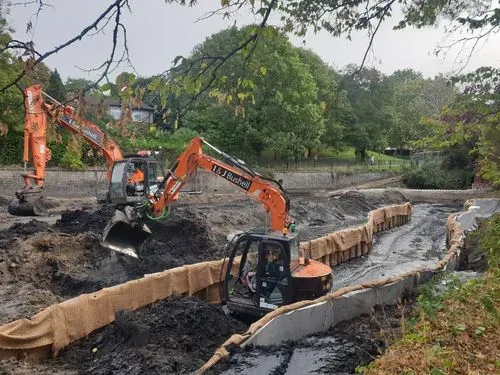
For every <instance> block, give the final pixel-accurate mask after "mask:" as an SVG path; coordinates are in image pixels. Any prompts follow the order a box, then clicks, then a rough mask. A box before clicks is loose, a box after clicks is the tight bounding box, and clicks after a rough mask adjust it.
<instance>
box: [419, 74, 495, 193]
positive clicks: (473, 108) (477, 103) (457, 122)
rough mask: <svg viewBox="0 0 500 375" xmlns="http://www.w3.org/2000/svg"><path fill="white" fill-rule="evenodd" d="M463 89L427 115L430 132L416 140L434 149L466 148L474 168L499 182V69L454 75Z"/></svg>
mask: <svg viewBox="0 0 500 375" xmlns="http://www.w3.org/2000/svg"><path fill="white" fill-rule="evenodd" d="M455 81H456V82H459V83H461V84H462V86H464V87H465V89H464V91H463V93H462V94H461V95H458V96H456V97H455V100H454V101H453V102H452V103H451V104H450V105H449V106H447V107H446V108H445V109H444V110H443V111H442V112H441V114H440V115H439V116H438V117H434V118H430V119H427V125H428V127H429V128H430V129H431V131H432V135H431V136H429V137H426V138H423V139H422V140H420V141H419V142H417V143H416V145H417V146H419V147H429V148H435V149H446V148H456V147H461V148H466V149H468V150H470V151H469V155H470V156H471V157H473V158H474V159H475V160H476V162H477V165H478V168H477V170H476V171H475V172H476V173H477V174H478V175H480V176H482V177H483V178H484V179H485V180H487V181H490V182H492V183H493V184H494V185H496V186H500V128H499V127H498V124H499V123H500V69H498V68H489V67H483V68H479V69H477V70H476V71H475V72H474V73H470V74H467V75H464V76H461V77H456V78H455Z"/></svg>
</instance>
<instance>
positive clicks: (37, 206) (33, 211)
mask: <svg viewBox="0 0 500 375" xmlns="http://www.w3.org/2000/svg"><path fill="white" fill-rule="evenodd" d="M7 210H8V212H9V214H11V215H14V216H47V215H48V211H47V209H46V208H45V206H44V204H43V201H42V199H41V198H39V199H36V200H33V201H28V200H24V199H23V200H21V199H14V200H12V201H11V202H10V204H9V207H8V208H7Z"/></svg>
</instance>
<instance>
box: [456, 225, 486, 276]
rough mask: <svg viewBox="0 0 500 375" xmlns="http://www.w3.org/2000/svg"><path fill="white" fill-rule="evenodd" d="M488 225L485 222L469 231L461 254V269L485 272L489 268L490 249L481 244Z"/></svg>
mask: <svg viewBox="0 0 500 375" xmlns="http://www.w3.org/2000/svg"><path fill="white" fill-rule="evenodd" d="M486 225H487V223H486V222H484V223H482V224H481V226H480V227H479V228H478V229H477V230H475V231H473V232H469V233H467V236H466V237H465V242H464V251H463V252H462V254H461V256H460V264H459V269H460V270H466V271H476V272H485V271H486V270H487V269H488V250H487V249H485V248H484V247H483V246H481V244H480V241H481V238H482V237H483V235H484V230H485V227H486Z"/></svg>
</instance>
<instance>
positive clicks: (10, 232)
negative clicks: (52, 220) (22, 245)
mask: <svg viewBox="0 0 500 375" xmlns="http://www.w3.org/2000/svg"><path fill="white" fill-rule="evenodd" d="M48 229H49V224H47V223H45V222H43V221H38V220H31V221H30V222H28V223H15V224H13V225H11V226H10V228H9V229H4V230H0V251H1V249H3V248H5V247H6V246H7V245H9V244H11V243H12V242H13V241H15V240H17V239H23V240H24V239H26V238H28V237H29V236H31V235H33V234H35V233H39V232H45V231H47V230H48Z"/></svg>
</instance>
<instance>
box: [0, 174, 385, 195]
mask: <svg viewBox="0 0 500 375" xmlns="http://www.w3.org/2000/svg"><path fill="white" fill-rule="evenodd" d="M22 173H23V171H22V169H15V168H11V169H9V168H3V169H0V194H6V195H10V194H12V193H13V192H14V191H16V190H17V189H19V188H21V187H22V185H23V179H22V177H21V174H22ZM392 175H393V174H391V173H386V172H370V173H357V174H350V173H340V172H332V173H330V172H310V173H307V172H290V173H276V174H275V176H274V177H275V179H276V180H280V179H282V180H283V185H284V188H285V189H340V188H343V187H347V186H351V185H357V184H361V183H365V182H370V181H375V180H380V179H382V178H385V177H390V176H392ZM96 186H98V189H99V190H104V189H106V171H105V170H103V169H89V170H85V171H66V170H61V169H48V170H47V172H46V180H45V191H46V195H48V196H56V195H60V194H64V196H67V197H72V196H95V194H96ZM184 190H188V191H189V190H190V191H193V190H194V191H202V192H204V193H233V192H241V189H238V188H237V187H235V186H234V185H233V184H231V183H229V182H227V181H226V180H224V179H222V178H219V177H217V176H216V175H214V174H213V173H210V172H207V171H202V170H200V171H198V172H197V174H196V176H195V178H194V179H193V180H192V181H190V182H188V183H187V184H186V186H185V189H184Z"/></svg>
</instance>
